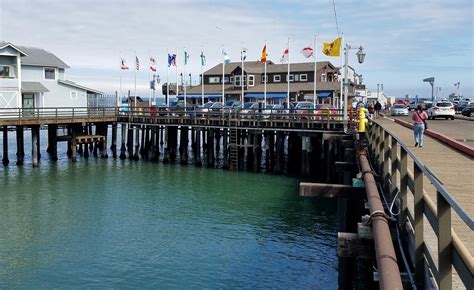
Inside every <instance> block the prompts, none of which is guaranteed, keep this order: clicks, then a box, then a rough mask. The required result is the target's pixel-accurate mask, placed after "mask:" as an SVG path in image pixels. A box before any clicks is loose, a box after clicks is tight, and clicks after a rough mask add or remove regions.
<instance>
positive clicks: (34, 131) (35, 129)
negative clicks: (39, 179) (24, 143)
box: [31, 126, 39, 167]
mask: <svg viewBox="0 0 474 290" xmlns="http://www.w3.org/2000/svg"><path fill="white" fill-rule="evenodd" d="M38 136H39V126H32V127H31V149H32V158H33V167H38V159H39V157H38V147H39V146H38V141H39V137H38Z"/></svg>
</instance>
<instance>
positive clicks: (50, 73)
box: [44, 67, 56, 80]
mask: <svg viewBox="0 0 474 290" xmlns="http://www.w3.org/2000/svg"><path fill="white" fill-rule="evenodd" d="M44 79H45V80H55V79H56V69H55V68H50V67H45V68H44Z"/></svg>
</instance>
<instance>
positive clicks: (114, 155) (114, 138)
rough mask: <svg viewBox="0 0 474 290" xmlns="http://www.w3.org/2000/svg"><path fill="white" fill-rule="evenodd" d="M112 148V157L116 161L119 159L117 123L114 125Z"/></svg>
mask: <svg viewBox="0 0 474 290" xmlns="http://www.w3.org/2000/svg"><path fill="white" fill-rule="evenodd" d="M106 133H107V132H106ZM110 147H111V148H110V149H111V150H112V157H113V158H114V159H115V158H117V123H113V124H112V145H111V146H110Z"/></svg>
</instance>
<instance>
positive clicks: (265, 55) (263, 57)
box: [260, 44, 267, 63]
mask: <svg viewBox="0 0 474 290" xmlns="http://www.w3.org/2000/svg"><path fill="white" fill-rule="evenodd" d="M260 61H261V62H263V63H265V62H267V45H266V44H265V46H264V47H263V50H262V59H261V60H260Z"/></svg>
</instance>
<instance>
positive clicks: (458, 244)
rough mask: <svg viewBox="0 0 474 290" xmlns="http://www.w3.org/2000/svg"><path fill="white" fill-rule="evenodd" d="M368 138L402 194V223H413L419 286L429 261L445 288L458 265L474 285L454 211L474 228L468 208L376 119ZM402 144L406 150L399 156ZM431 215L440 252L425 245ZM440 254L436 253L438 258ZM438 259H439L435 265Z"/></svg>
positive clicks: (390, 184) (386, 177)
mask: <svg viewBox="0 0 474 290" xmlns="http://www.w3.org/2000/svg"><path fill="white" fill-rule="evenodd" d="M368 142H369V146H370V148H371V151H372V154H373V157H374V159H375V160H376V162H378V165H380V166H381V167H382V172H383V174H382V180H383V182H382V183H383V184H384V187H385V188H386V189H387V191H388V192H389V194H390V195H391V198H392V199H393V198H394V197H395V195H396V194H397V193H398V194H399V200H400V205H399V207H400V216H399V224H400V225H402V226H403V225H405V224H406V223H409V224H411V225H412V227H411V229H412V230H413V233H411V235H412V236H411V237H412V238H413V236H414V257H412V259H413V261H412V263H413V264H414V269H415V277H416V281H417V284H419V285H424V284H425V280H424V279H425V274H426V270H427V269H425V263H426V264H427V265H428V266H429V269H430V270H431V272H432V273H433V276H434V278H435V279H436V282H437V284H438V287H439V288H440V289H451V288H452V266H454V268H455V269H456V272H457V273H458V275H459V277H460V278H461V281H462V283H463V284H464V286H466V288H467V289H473V287H474V285H473V272H474V259H473V257H472V255H471V254H470V253H469V250H468V249H467V248H466V246H465V245H464V244H463V242H462V241H461V239H460V238H459V236H458V235H457V234H456V232H455V231H454V230H453V229H452V225H451V212H452V211H454V212H455V213H456V214H457V215H458V216H459V217H460V219H461V220H462V221H463V223H464V224H465V226H466V227H468V228H469V229H470V230H471V231H472V230H474V221H473V219H472V218H471V217H470V216H469V214H468V213H467V212H466V210H465V209H464V208H463V207H462V206H461V205H460V204H459V203H458V202H457V201H456V199H455V198H453V196H452V195H451V194H450V193H449V192H448V191H447V190H446V188H445V187H444V185H443V184H442V182H441V181H440V180H439V179H438V178H437V177H436V175H434V174H433V173H432V172H431V171H430V170H429V168H428V167H426V166H425V165H424V164H423V163H422V162H421V161H420V160H418V159H417V158H416V156H415V155H414V154H413V153H412V152H411V151H410V150H409V149H408V147H407V146H406V145H405V144H404V143H403V142H402V141H401V140H400V139H399V138H397V136H395V135H394V134H393V133H392V132H390V131H389V130H387V129H385V128H383V127H382V126H380V125H379V124H377V123H376V122H373V125H372V126H371V127H370V129H369V131H368ZM397 147H399V148H400V154H398V150H397ZM408 158H410V159H411V160H412V161H413V172H411V171H410V170H409V168H408ZM424 177H426V178H427V179H428V180H429V181H430V183H431V185H429V186H431V187H433V188H432V189H434V190H435V191H436V196H437V202H436V204H435V203H434V202H433V200H432V199H431V198H430V197H429V196H428V194H427V193H426V192H425V186H426V185H425V184H423V179H424ZM408 192H410V193H411V194H412V196H413V204H412V205H410V206H412V207H413V214H412V213H411V212H410V211H409V210H408ZM424 218H426V219H427V221H428V222H429V224H430V226H431V227H432V229H433V231H434V233H435V234H436V236H437V247H438V250H437V253H432V252H431V251H430V249H429V248H428V247H427V246H426V244H425V236H424V229H423V226H424V224H423V221H424ZM435 255H436V256H435ZM433 257H435V258H437V261H438V263H435V260H434V259H433Z"/></svg>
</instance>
